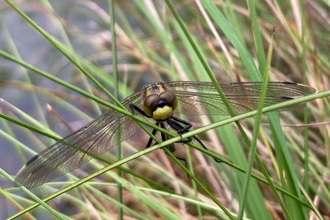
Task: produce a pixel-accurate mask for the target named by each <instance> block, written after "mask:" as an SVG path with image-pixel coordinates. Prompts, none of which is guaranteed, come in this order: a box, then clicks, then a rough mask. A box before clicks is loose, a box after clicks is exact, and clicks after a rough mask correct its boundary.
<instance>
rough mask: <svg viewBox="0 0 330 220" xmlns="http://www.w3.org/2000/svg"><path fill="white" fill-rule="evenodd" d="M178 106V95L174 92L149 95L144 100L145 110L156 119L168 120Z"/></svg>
mask: <svg viewBox="0 0 330 220" xmlns="http://www.w3.org/2000/svg"><path fill="white" fill-rule="evenodd" d="M177 106H178V100H177V98H176V96H175V95H174V94H173V93H172V92H169V91H165V92H163V93H161V94H151V95H149V96H147V97H146V98H145V99H144V102H143V111H144V112H145V114H146V115H147V116H149V117H152V118H153V119H155V120H156V121H166V120H167V119H168V118H170V117H171V116H172V115H173V111H174V110H175V109H176V107H177Z"/></svg>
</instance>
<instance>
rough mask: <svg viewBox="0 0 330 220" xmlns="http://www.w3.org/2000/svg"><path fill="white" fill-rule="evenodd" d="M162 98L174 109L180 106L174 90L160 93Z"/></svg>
mask: <svg viewBox="0 0 330 220" xmlns="http://www.w3.org/2000/svg"><path fill="white" fill-rule="evenodd" d="M160 99H161V100H163V101H165V102H166V103H167V104H168V105H169V106H171V107H172V109H173V110H175V109H176V107H177V106H178V99H177V98H176V96H175V95H174V93H172V92H169V91H165V92H163V93H162V94H160Z"/></svg>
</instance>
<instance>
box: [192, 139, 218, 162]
mask: <svg viewBox="0 0 330 220" xmlns="http://www.w3.org/2000/svg"><path fill="white" fill-rule="evenodd" d="M193 138H194V139H195V140H196V141H197V142H198V143H199V144H200V145H201V146H202V147H203V148H204V149H205V150H209V149H207V147H206V146H205V145H204V144H203V142H202V141H201V140H200V139H199V138H198V137H196V136H193ZM213 159H214V160H215V162H217V163H220V162H221V161H220V160H219V159H217V158H214V157H213Z"/></svg>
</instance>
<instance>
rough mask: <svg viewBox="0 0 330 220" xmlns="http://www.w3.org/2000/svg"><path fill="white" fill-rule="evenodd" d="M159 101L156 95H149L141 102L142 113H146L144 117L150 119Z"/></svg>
mask: <svg viewBox="0 0 330 220" xmlns="http://www.w3.org/2000/svg"><path fill="white" fill-rule="evenodd" d="M159 100H160V97H159V95H157V94H151V95H149V96H147V97H146V98H145V99H144V102H143V111H144V113H146V115H148V116H150V117H152V113H153V111H154V109H156V107H157V104H158V102H159Z"/></svg>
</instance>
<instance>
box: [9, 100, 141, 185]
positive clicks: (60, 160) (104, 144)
mask: <svg viewBox="0 0 330 220" xmlns="http://www.w3.org/2000/svg"><path fill="white" fill-rule="evenodd" d="M128 101H131V100H130V99H129V100H127V102H128ZM140 102H141V101H137V102H136V104H138V105H141V104H139V103H140ZM123 104H125V103H123ZM125 106H126V107H128V104H126V105H125ZM138 128H139V126H138V125H137V124H136V123H135V122H134V120H132V119H131V118H130V117H127V116H125V115H123V114H121V113H119V112H116V111H114V110H112V109H110V110H108V111H106V112H105V113H103V114H102V115H101V116H100V117H98V118H97V119H95V120H94V121H92V122H90V123H89V124H88V125H86V126H84V127H83V128H81V129H79V130H77V131H75V132H74V133H72V134H70V135H69V136H67V137H65V138H63V139H62V140H60V141H58V142H56V143H55V144H54V145H52V146H50V147H48V148H47V149H46V150H44V151H42V152H41V153H40V154H38V155H36V156H35V157H34V158H32V159H31V160H30V161H29V162H28V163H27V164H26V165H25V166H24V167H23V168H22V169H21V170H20V171H19V172H18V174H17V176H16V178H15V184H16V185H23V186H25V187H27V188H34V187H36V186H39V185H42V184H43V183H45V182H49V181H51V180H53V179H55V178H57V177H60V176H62V175H64V174H66V173H68V172H70V171H72V170H74V169H77V168H79V167H80V166H82V165H83V164H84V163H86V162H87V161H89V160H91V159H93V155H100V154H102V153H104V152H106V151H107V150H109V149H110V148H112V147H114V146H116V145H117V144H119V143H121V142H122V141H123V140H125V139H127V138H129V137H130V136H132V135H133V134H134V132H136V129H138Z"/></svg>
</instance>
